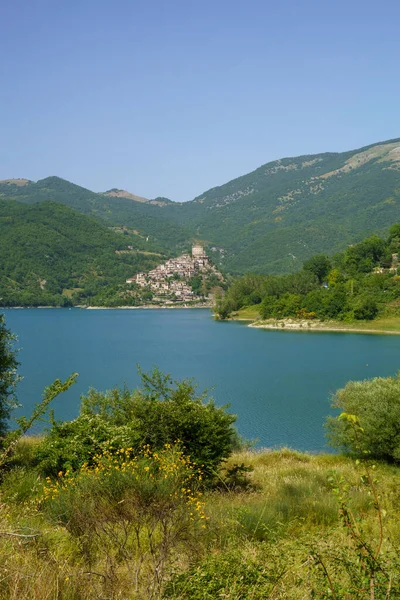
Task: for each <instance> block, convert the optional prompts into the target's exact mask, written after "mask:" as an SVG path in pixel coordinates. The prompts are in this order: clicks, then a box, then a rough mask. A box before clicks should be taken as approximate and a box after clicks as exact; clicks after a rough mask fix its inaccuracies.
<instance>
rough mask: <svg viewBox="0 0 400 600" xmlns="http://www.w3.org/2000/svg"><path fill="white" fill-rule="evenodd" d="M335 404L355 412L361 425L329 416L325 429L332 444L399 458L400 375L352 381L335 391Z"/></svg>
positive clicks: (387, 459) (390, 457)
mask: <svg viewBox="0 0 400 600" xmlns="http://www.w3.org/2000/svg"><path fill="white" fill-rule="evenodd" d="M333 406H334V407H335V408H339V409H340V410H341V411H343V412H344V413H346V414H348V415H354V418H355V419H357V423H358V425H359V427H357V428H355V427H353V426H352V423H351V421H349V419H343V418H340V417H336V418H334V417H329V418H328V420H327V423H326V428H327V436H328V440H329V444H330V445H331V446H332V447H334V448H338V449H342V450H344V451H346V452H351V453H354V454H361V455H363V454H365V453H368V454H369V455H370V456H371V457H373V458H377V459H382V460H386V461H396V462H398V461H400V427H399V423H400V375H397V376H395V377H387V378H382V377H377V378H375V379H369V380H365V381H350V382H349V383H348V384H347V385H346V387H344V388H343V389H341V390H339V391H338V392H336V394H335V396H334V398H333Z"/></svg>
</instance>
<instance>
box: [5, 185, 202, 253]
mask: <svg viewBox="0 0 400 600" xmlns="http://www.w3.org/2000/svg"><path fill="white" fill-rule="evenodd" d="M113 191H114V192H118V190H110V191H109V192H106V193H104V194H97V193H95V192H91V191H90V190H87V189H86V188H83V187H81V186H79V185H75V184H73V183H70V182H69V181H66V180H65V179H61V178H60V177H47V178H46V179H41V180H40V181H38V182H34V181H28V180H26V179H23V180H18V179H9V180H6V181H0V199H2V198H3V199H15V200H18V201H19V202H24V203H26V204H32V203H37V202H43V201H45V200H52V201H54V202H58V203H61V204H65V205H66V206H69V207H70V208H73V209H75V210H78V211H80V212H82V213H83V214H85V215H90V216H93V217H97V218H99V219H101V220H103V221H105V222H106V223H107V225H114V226H125V227H128V228H129V229H132V230H134V231H137V232H138V233H139V234H140V235H142V236H143V237H144V238H147V237H148V238H149V241H150V242H151V245H152V248H153V249H156V250H158V251H164V250H171V251H173V252H174V251H176V252H179V251H180V250H182V249H185V248H186V246H187V244H188V240H189V239H190V234H189V233H188V232H187V231H184V230H183V229H182V227H180V226H179V225H177V224H175V223H174V222H173V221H165V219H164V218H163V215H161V214H159V210H160V204H161V205H166V204H167V203H168V202H171V201H168V200H167V199H165V198H160V199H156V200H155V201H148V202H142V201H134V200H133V199H132V198H131V197H126V196H118V195H117V196H114V195H109V194H110V192H111V193H112V192H113ZM131 196H133V194H131ZM136 198H138V197H136ZM141 200H142V199H141ZM143 200H144V199H143Z"/></svg>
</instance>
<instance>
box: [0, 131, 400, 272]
mask: <svg viewBox="0 0 400 600" xmlns="http://www.w3.org/2000/svg"><path fill="white" fill-rule="evenodd" d="M1 199H13V200H16V201H18V202H23V203H29V204H34V203H38V202H42V201H44V200H52V201H54V202H58V203H61V204H65V205H67V206H69V207H70V208H72V209H74V210H75V211H79V212H81V213H83V214H85V215H90V216H92V217H96V218H97V219H100V220H101V221H102V222H103V223H104V224H106V225H108V226H119V227H125V228H127V230H128V231H129V232H130V233H131V234H133V235H137V236H138V237H140V238H141V239H142V240H147V242H146V243H147V244H148V247H149V249H151V250H152V251H161V252H172V253H178V252H180V251H181V250H183V249H186V248H187V247H188V245H189V244H190V243H191V242H192V241H193V240H196V241H201V242H203V243H204V245H205V246H206V247H207V248H208V251H209V254H210V255H211V256H212V258H213V260H214V262H215V263H216V264H217V265H219V266H221V267H222V268H223V269H225V270H226V271H228V272H231V273H244V272H248V271H253V272H259V273H268V272H270V273H283V272H290V271H295V270H297V269H299V268H300V267H301V264H302V262H303V260H305V259H306V258H309V257H310V256H312V255H313V254H316V253H321V252H324V253H328V254H332V253H335V252H337V251H340V250H343V249H344V248H345V247H346V246H347V245H348V244H351V243H353V242H356V241H358V240H360V239H362V238H364V237H365V236H367V235H369V234H372V233H377V234H384V233H385V232H386V230H387V228H388V227H389V226H390V225H391V224H392V223H394V222H396V221H399V220H400V211H399V202H400V139H394V140H389V141H386V142H380V143H378V144H373V145H371V146H367V147H365V148H361V149H358V150H352V151H349V152H343V153H329V152H327V153H323V154H316V155H307V156H299V157H295V158H284V159H280V160H276V161H273V162H270V163H267V164H265V165H263V166H261V167H259V168H258V169H256V170H255V171H253V172H251V173H249V174H247V175H244V176H242V177H239V178H237V179H234V180H233V181H230V182H228V183H226V184H224V185H222V186H219V187H215V188H212V189H210V190H208V191H206V192H204V193H203V194H201V195H200V196H198V197H197V198H195V199H194V200H192V201H189V202H185V203H175V202H172V201H171V200H168V199H166V198H156V199H153V200H148V199H146V198H142V197H139V196H136V195H135V194H134V193H131V192H127V191H124V190H119V189H116V188H115V189H112V190H108V191H107V192H104V193H95V192H92V191H90V190H87V189H85V188H82V187H80V186H77V185H75V184H73V183H70V182H68V181H65V180H62V179H60V178H58V177H48V178H46V179H42V180H40V181H38V182H36V183H35V182H32V181H28V180H22V179H21V180H6V181H3V182H0V200H1Z"/></svg>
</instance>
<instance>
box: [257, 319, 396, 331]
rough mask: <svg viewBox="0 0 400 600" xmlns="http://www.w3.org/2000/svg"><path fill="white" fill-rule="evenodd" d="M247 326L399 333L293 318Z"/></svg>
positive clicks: (290, 329)
mask: <svg viewBox="0 0 400 600" xmlns="http://www.w3.org/2000/svg"><path fill="white" fill-rule="evenodd" d="M248 327H254V328H255V329H275V330H280V331H316V332H321V331H326V332H338V333H378V334H385V335H386V334H390V335H400V331H394V330H392V331H388V330H384V329H367V328H361V327H346V326H339V325H338V324H337V323H329V322H327V323H323V322H322V321H305V320H302V321H295V320H294V319H281V320H269V321H255V322H253V323H249V325H248Z"/></svg>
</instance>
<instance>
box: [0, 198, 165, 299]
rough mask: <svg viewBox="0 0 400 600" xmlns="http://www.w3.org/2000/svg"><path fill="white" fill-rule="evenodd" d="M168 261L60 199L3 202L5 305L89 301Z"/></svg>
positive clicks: (0, 289)
mask: <svg viewBox="0 0 400 600" xmlns="http://www.w3.org/2000/svg"><path fill="white" fill-rule="evenodd" d="M164 259H165V257H163V256H161V255H159V254H156V253H151V252H149V247H148V244H146V242H145V241H144V240H143V239H142V238H141V237H139V236H135V235H130V234H129V233H127V232H126V231H125V232H124V234H123V235H121V233H115V232H114V231H112V230H110V229H109V228H108V227H106V226H105V225H103V224H102V223H100V222H99V221H97V220H96V219H94V218H92V217H88V216H86V215H82V214H81V213H79V212H77V211H74V210H73V209H71V208H69V207H67V206H63V205H61V204H57V203H56V202H50V201H43V202H40V203H35V204H30V205H26V204H22V203H18V202H15V201H6V200H3V201H1V202H0V305H3V306H4V305H6V306H7V305H10V306H13V305H19V304H23V305H26V304H31V305H35V304H39V305H43V304H49V305H54V304H55V305H62V304H65V302H66V301H67V298H70V297H71V296H72V295H73V294H74V293H75V294H76V293H78V294H79V295H80V298H81V299H82V301H85V302H87V301H88V299H89V301H90V298H91V297H93V296H95V295H96V294H98V293H100V292H101V290H102V289H104V288H109V287H110V286H112V285H118V284H120V283H121V282H125V279H126V278H127V277H129V276H131V275H133V274H134V273H137V272H139V271H143V270H149V269H152V268H153V267H155V266H156V265H157V264H159V263H160V262H161V261H162V260H164Z"/></svg>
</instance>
